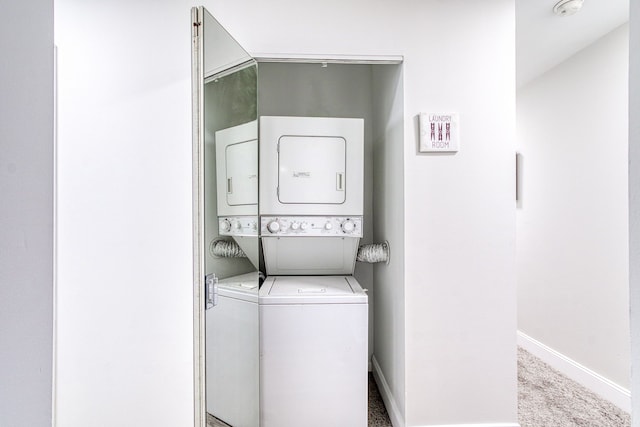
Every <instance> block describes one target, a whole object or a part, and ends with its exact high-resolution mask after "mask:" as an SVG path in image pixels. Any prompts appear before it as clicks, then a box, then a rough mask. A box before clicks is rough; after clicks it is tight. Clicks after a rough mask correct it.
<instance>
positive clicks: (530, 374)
mask: <svg viewBox="0 0 640 427" xmlns="http://www.w3.org/2000/svg"><path fill="white" fill-rule="evenodd" d="M518 420H519V422H520V426H521V427H629V426H630V425H631V416H630V415H629V414H628V413H626V412H624V411H623V410H621V409H619V408H618V407H617V406H615V405H614V404H612V403H609V402H608V401H607V400H604V399H602V398H600V397H599V396H598V395H596V394H594V393H592V392H591V391H589V390H588V389H586V388H585V387H583V386H581V385H580V384H578V383H576V382H575V381H573V380H571V379H569V378H567V377H565V376H564V375H562V374H561V373H559V372H558V371H556V370H555V369H553V368H552V367H550V366H549V365H547V364H546V363H544V362H543V361H542V360H540V359H538V358H537V357H535V356H533V355H532V354H531V353H529V352H527V351H525V350H523V349H521V348H519V349H518Z"/></svg>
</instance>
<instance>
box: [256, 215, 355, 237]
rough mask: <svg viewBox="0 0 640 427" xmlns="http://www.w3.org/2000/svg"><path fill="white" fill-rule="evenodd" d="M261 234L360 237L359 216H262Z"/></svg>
mask: <svg viewBox="0 0 640 427" xmlns="http://www.w3.org/2000/svg"><path fill="white" fill-rule="evenodd" d="M260 235H261V236H286V237H293V236H305V237H330V236H340V237H362V217H361V216H263V217H261V218H260Z"/></svg>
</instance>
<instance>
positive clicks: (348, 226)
mask: <svg viewBox="0 0 640 427" xmlns="http://www.w3.org/2000/svg"><path fill="white" fill-rule="evenodd" d="M355 229H356V224H355V223H354V222H353V221H351V220H350V219H348V220H346V221H345V222H343V223H342V231H344V232H345V233H353V230H355Z"/></svg>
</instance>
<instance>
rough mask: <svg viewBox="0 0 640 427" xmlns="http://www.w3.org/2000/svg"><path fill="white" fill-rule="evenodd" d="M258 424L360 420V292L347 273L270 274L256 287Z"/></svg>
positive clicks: (363, 379) (336, 424)
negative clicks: (258, 344)
mask: <svg viewBox="0 0 640 427" xmlns="http://www.w3.org/2000/svg"><path fill="white" fill-rule="evenodd" d="M259 303H260V305H259V310H260V337H261V339H260V426H261V427H301V426H304V427H327V426H331V427H366V425H367V364H368V363H367V362H368V361H367V358H368V344H367V336H368V333H367V322H368V320H367V319H368V304H367V295H366V293H365V292H364V290H363V289H362V288H361V287H360V285H359V284H358V282H357V281H356V280H355V279H354V278H353V277H352V276H271V277H268V278H267V279H266V281H265V282H264V284H263V285H262V287H261V288H260V293H259Z"/></svg>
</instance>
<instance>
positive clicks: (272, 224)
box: [267, 220, 280, 233]
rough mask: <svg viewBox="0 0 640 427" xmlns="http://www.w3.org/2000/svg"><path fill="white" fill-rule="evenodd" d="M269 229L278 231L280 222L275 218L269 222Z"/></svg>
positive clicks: (273, 231) (274, 231)
mask: <svg viewBox="0 0 640 427" xmlns="http://www.w3.org/2000/svg"><path fill="white" fill-rule="evenodd" d="M267 230H269V231H270V232H271V233H277V232H278V231H280V223H279V222H278V221H276V220H273V221H271V222H269V223H268V224H267Z"/></svg>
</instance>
